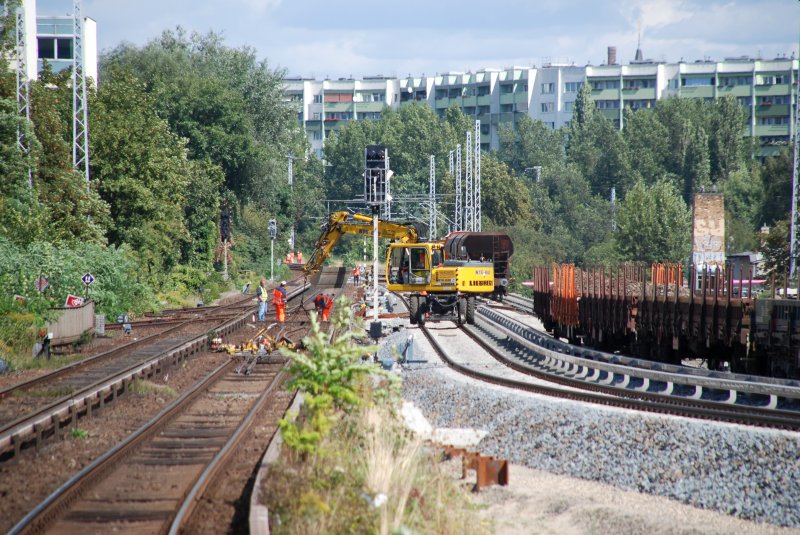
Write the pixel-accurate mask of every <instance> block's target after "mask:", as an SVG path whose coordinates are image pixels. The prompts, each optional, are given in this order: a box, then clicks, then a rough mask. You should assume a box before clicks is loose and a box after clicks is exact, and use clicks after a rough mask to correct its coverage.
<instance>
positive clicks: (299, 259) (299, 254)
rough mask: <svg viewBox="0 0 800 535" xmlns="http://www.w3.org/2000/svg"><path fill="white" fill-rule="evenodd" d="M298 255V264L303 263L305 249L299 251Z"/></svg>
mask: <svg viewBox="0 0 800 535" xmlns="http://www.w3.org/2000/svg"><path fill="white" fill-rule="evenodd" d="M296 256H297V263H298V264H302V263H303V251H297V255H296Z"/></svg>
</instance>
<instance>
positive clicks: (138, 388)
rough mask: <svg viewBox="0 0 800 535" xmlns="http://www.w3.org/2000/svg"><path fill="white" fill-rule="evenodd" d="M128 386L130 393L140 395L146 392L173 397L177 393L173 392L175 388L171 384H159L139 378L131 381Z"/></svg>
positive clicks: (144, 394)
mask: <svg viewBox="0 0 800 535" xmlns="http://www.w3.org/2000/svg"><path fill="white" fill-rule="evenodd" d="M128 388H129V390H130V392H131V393H133V394H137V395H140V396H146V395H148V394H161V395H164V396H168V397H175V396H177V395H178V393H177V392H175V389H174V388H172V387H171V386H167V385H160V384H157V383H154V382H152V381H143V380H141V379H137V380H135V381H134V382H132V383H131V385H130V387H128Z"/></svg>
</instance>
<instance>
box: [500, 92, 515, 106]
mask: <svg viewBox="0 0 800 535" xmlns="http://www.w3.org/2000/svg"><path fill="white" fill-rule="evenodd" d="M515 96H516V95H515V94H514V93H503V94H501V95H500V104H514V103H515V102H516V101H515V100H514V97H515Z"/></svg>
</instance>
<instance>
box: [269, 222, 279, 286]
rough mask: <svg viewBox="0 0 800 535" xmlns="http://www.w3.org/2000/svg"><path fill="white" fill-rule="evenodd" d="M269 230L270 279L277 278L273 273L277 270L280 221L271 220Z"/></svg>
mask: <svg viewBox="0 0 800 535" xmlns="http://www.w3.org/2000/svg"><path fill="white" fill-rule="evenodd" d="M267 231H268V232H269V280H275V277H274V275H273V273H274V270H275V236H277V235H278V223H277V222H276V221H275V220H274V219H270V220H269V226H268V227H267Z"/></svg>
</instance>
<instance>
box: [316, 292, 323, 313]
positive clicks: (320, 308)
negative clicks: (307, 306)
mask: <svg viewBox="0 0 800 535" xmlns="http://www.w3.org/2000/svg"><path fill="white" fill-rule="evenodd" d="M314 310H316V311H317V315H318V316H319V317H320V318H321V317H322V311H323V310H325V295H324V294H323V293H322V292H320V293H318V294H317V296H316V297H315V298H314Z"/></svg>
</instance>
